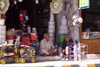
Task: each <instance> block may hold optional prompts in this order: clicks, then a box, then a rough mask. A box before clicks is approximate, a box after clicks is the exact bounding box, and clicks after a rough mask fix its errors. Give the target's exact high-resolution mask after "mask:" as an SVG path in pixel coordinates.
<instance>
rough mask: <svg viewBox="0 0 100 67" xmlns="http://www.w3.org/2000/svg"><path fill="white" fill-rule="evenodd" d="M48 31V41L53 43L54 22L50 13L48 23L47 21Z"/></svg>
mask: <svg viewBox="0 0 100 67" xmlns="http://www.w3.org/2000/svg"><path fill="white" fill-rule="evenodd" d="M48 29H49V30H48V32H49V36H50V40H51V41H54V33H55V22H54V15H53V13H52V12H51V13H50V21H49V26H48Z"/></svg>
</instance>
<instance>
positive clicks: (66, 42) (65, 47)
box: [62, 35, 72, 60]
mask: <svg viewBox="0 0 100 67" xmlns="http://www.w3.org/2000/svg"><path fill="white" fill-rule="evenodd" d="M71 42H72V40H71V39H70V37H69V36H68V35H66V37H65V40H64V42H63V44H62V52H63V57H64V58H63V60H68V56H69V48H68V46H69V44H70V43H71Z"/></svg>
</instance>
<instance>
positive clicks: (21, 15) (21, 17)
mask: <svg viewBox="0 0 100 67" xmlns="http://www.w3.org/2000/svg"><path fill="white" fill-rule="evenodd" d="M19 18H20V21H21V22H22V21H24V18H23V14H20V15H19Z"/></svg>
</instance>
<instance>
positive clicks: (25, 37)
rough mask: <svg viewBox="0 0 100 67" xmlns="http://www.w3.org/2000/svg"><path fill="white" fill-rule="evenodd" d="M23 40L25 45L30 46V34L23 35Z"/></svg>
mask: <svg viewBox="0 0 100 67" xmlns="http://www.w3.org/2000/svg"><path fill="white" fill-rule="evenodd" d="M21 42H22V44H23V45H27V46H30V37H29V35H23V36H22V38H21Z"/></svg>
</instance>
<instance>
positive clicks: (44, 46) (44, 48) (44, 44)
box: [40, 39, 54, 54]
mask: <svg viewBox="0 0 100 67" xmlns="http://www.w3.org/2000/svg"><path fill="white" fill-rule="evenodd" d="M51 49H54V45H53V43H52V42H51V41H50V40H49V41H47V40H46V39H43V40H41V42H40V54H43V53H46V54H48V50H51Z"/></svg>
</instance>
